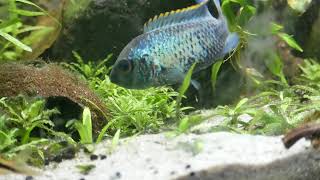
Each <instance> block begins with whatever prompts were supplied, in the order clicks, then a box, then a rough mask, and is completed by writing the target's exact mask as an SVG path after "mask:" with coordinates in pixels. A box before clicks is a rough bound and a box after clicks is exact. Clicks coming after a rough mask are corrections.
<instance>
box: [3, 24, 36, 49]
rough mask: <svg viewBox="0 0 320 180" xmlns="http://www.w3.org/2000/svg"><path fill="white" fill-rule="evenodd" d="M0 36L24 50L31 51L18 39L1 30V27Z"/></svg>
mask: <svg viewBox="0 0 320 180" xmlns="http://www.w3.org/2000/svg"><path fill="white" fill-rule="evenodd" d="M0 36H1V37H3V38H5V39H6V40H8V41H10V42H11V43H13V44H14V45H16V46H18V47H19V48H21V49H23V50H25V51H28V52H32V49H31V48H30V47H29V46H27V45H25V44H23V43H22V42H21V41H19V40H18V39H16V38H15V37H13V36H11V35H10V34H8V33H5V32H3V31H1V29H0Z"/></svg>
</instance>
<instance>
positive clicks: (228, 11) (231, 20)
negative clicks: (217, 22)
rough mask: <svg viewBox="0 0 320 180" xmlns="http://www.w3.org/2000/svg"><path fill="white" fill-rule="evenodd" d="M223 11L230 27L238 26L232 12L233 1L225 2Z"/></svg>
mask: <svg viewBox="0 0 320 180" xmlns="http://www.w3.org/2000/svg"><path fill="white" fill-rule="evenodd" d="M221 9H222V11H223V14H224V16H225V17H226V18H227V20H228V23H229V25H231V26H236V15H235V14H234V12H233V10H232V7H231V1H230V0H226V1H223V3H222V6H221Z"/></svg>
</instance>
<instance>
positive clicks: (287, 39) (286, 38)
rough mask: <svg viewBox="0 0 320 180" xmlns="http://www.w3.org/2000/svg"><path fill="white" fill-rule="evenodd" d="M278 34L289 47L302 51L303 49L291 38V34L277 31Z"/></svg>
mask: <svg viewBox="0 0 320 180" xmlns="http://www.w3.org/2000/svg"><path fill="white" fill-rule="evenodd" d="M278 36H279V37H280V38H281V39H282V40H284V41H285V42H286V43H287V44H288V45H289V46H290V47H292V48H294V49H296V50H298V51H300V52H303V49H302V48H301V47H300V46H299V45H298V43H297V42H296V41H295V40H294V39H293V38H292V36H290V35H288V34H286V33H279V34H278Z"/></svg>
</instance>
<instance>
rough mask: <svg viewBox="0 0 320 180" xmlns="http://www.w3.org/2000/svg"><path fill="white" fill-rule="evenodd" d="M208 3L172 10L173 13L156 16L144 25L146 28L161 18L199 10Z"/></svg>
mask: <svg viewBox="0 0 320 180" xmlns="http://www.w3.org/2000/svg"><path fill="white" fill-rule="evenodd" d="M208 1H209V0H206V1H204V2H202V3H199V4H195V5H192V6H189V7H186V8H181V9H177V10H172V11H168V12H165V13H161V14H159V15H155V16H154V17H153V18H150V19H149V20H148V21H147V22H146V23H144V27H146V26H148V24H149V23H151V22H154V21H156V20H158V19H159V18H161V17H167V16H170V15H173V14H177V13H183V12H186V11H191V10H194V9H197V8H199V7H201V6H203V5H204V4H206V3H207V2H208Z"/></svg>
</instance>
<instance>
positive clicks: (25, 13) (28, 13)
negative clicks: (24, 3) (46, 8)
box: [10, 9, 46, 16]
mask: <svg viewBox="0 0 320 180" xmlns="http://www.w3.org/2000/svg"><path fill="white" fill-rule="evenodd" d="M10 11H12V12H14V13H16V14H19V15H22V16H43V15H46V14H45V13H44V12H40V11H28V10H22V9H14V10H10Z"/></svg>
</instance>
